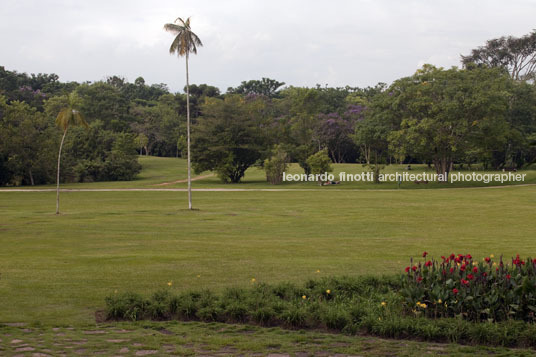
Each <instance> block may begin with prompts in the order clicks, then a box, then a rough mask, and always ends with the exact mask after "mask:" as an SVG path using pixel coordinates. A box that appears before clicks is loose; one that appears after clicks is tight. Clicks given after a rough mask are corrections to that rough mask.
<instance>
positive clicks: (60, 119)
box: [56, 92, 89, 214]
mask: <svg viewBox="0 0 536 357" xmlns="http://www.w3.org/2000/svg"><path fill="white" fill-rule="evenodd" d="M78 102H79V98H78V96H77V95H76V93H74V92H73V93H71V94H70V95H69V97H68V102H67V104H66V106H65V107H64V108H63V109H61V110H60V112H59V113H58V116H57V117H56V125H57V126H58V127H59V128H60V129H62V130H63V136H62V138H61V144H60V150H59V153H58V172H57V176H56V214H60V162H61V150H62V148H63V141H64V140H65V135H67V130H68V129H69V126H71V125H73V126H75V125H81V126H84V127H85V128H88V127H89V125H88V124H87V122H86V120H85V119H84V117H83V116H82V114H80V111H79V110H78V109H76V108H77V107H78Z"/></svg>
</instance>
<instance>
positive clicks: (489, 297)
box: [400, 252, 536, 322]
mask: <svg viewBox="0 0 536 357" xmlns="http://www.w3.org/2000/svg"><path fill="white" fill-rule="evenodd" d="M423 258H424V260H423V261H422V262H418V263H414V262H413V261H412V262H411V265H410V266H408V267H406V269H405V272H406V276H405V279H404V280H403V283H402V288H401V289H400V293H401V294H402V296H403V297H404V303H405V306H406V312H407V313H413V314H416V315H424V316H426V317H433V318H438V317H461V318H464V319H468V320H471V321H490V322H492V321H504V320H509V319H515V320H523V321H529V322H534V321H535V319H536V317H535V312H536V259H535V260H532V259H530V258H529V259H526V260H522V259H520V258H519V255H517V256H516V258H514V259H512V260H511V262H510V263H505V262H504V261H503V259H502V257H500V258H499V259H498V260H495V259H494V257H493V256H489V257H485V258H484V259H482V260H481V261H476V260H474V259H473V257H472V256H471V255H470V254H465V255H464V254H458V255H455V254H451V255H450V256H447V257H445V256H442V257H441V260H435V259H428V258H427V253H426V252H424V253H423Z"/></svg>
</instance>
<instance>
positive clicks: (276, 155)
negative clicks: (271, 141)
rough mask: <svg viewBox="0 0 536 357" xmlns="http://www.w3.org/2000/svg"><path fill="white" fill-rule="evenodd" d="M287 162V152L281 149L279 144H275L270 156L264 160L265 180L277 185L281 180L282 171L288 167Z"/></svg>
mask: <svg viewBox="0 0 536 357" xmlns="http://www.w3.org/2000/svg"><path fill="white" fill-rule="evenodd" d="M288 163H289V157H288V154H287V153H286V152H285V151H283V149H282V148H281V146H280V145H277V146H276V147H275V149H274V150H273V151H272V156H271V157H270V158H269V159H266V160H264V170H265V171H266V180H267V181H268V182H270V183H271V184H272V185H278V184H280V183H281V182H283V173H284V172H285V171H286V169H287V168H288Z"/></svg>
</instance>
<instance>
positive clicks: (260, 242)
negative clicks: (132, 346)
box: [0, 158, 536, 354]
mask: <svg viewBox="0 0 536 357" xmlns="http://www.w3.org/2000/svg"><path fill="white" fill-rule="evenodd" d="M171 160H173V161H171ZM169 162H178V163H181V161H179V160H176V159H151V158H149V159H144V161H143V164H144V171H143V172H142V175H141V178H140V180H138V181H133V182H128V183H95V184H83V185H78V186H76V185H71V187H82V186H84V187H134V186H135V187H145V186H150V185H152V184H154V183H157V182H167V180H176V179H181V178H184V177H185V169H184V167H181V166H180V165H177V166H176V167H175V166H173V167H171V168H170V167H168V166H167V165H168V163H169ZM258 176H259V177H260V175H258ZM208 182H212V181H211V180H208ZM214 182H216V181H214ZM137 185H138V186H137ZM206 185H207V187H208V186H210V185H211V184H209V183H206ZM215 185H216V183H215ZM255 185H256V184H255V183H251V184H248V183H246V184H243V186H248V187H250V186H252V187H254V186H255ZM258 185H259V186H261V185H262V184H261V183H260V179H259V182H258ZM303 185H307V184H303ZM369 185H371V186H374V185H372V184H369ZM341 186H342V185H341ZM194 187H203V184H201V181H197V182H195V183H194ZM309 187H314V185H313V186H309ZM61 197H62V211H63V212H64V214H62V215H60V216H55V215H54V214H53V213H54V212H55V193H53V192H32V193H25V192H0V247H1V249H0V274H1V275H0V306H1V308H0V322H25V323H28V324H36V323H39V324H42V325H43V326H58V325H60V326H87V325H88V324H94V321H95V320H94V312H95V310H97V309H100V308H103V307H104V297H105V296H106V295H107V294H110V293H113V292H114V291H115V290H117V291H126V290H131V291H136V292H139V293H142V294H149V293H151V292H153V291H154V290H156V289H158V288H163V287H166V286H167V283H168V282H170V281H172V282H173V285H172V289H175V290H177V291H179V290H182V289H189V288H204V287H206V288H212V289H219V288H223V287H226V286H230V285H242V286H245V285H248V284H250V280H251V279H252V278H255V279H256V280H257V281H261V282H262V281H265V282H277V281H283V280H290V281H297V282H298V281H303V280H304V279H306V278H310V277H316V276H322V275H344V274H347V275H356V274H384V273H387V274H390V273H394V272H399V271H402V269H403V268H404V267H405V266H406V265H408V261H409V257H411V256H415V257H417V256H420V255H421V253H422V251H423V250H426V251H428V252H429V253H430V254H432V255H434V256H436V257H437V256H440V255H443V254H447V253H451V252H456V253H457V252H462V253H465V252H467V253H471V254H472V255H473V256H476V257H479V258H481V257H484V256H485V255H489V254H491V253H493V254H495V255H496V256H498V255H500V254H504V255H505V256H506V257H510V256H512V255H515V254H516V253H520V254H522V255H523V256H527V255H532V256H534V257H536V241H535V240H534V238H535V237H536V220H535V208H536V204H535V202H536V186H520V187H513V186H512V187H505V188H498V189H486V188H475V189H456V188H454V189H449V190H404V189H402V190H396V191H391V190H389V191H370V190H368V191H367V190H362V191H357V190H356V191H338V190H337V191H334V190H331V188H330V187H326V190H325V191H323V192H322V191H303V190H301V191H300V190H296V191H287V192H277V191H275V192H258V191H252V192H194V195H193V202H194V207H196V208H198V209H199V210H195V211H188V210H186V209H185V208H186V207H187V202H186V193H185V192H66V193H62V196H61ZM317 271H319V272H317ZM0 333H1V330H0ZM192 333H194V332H192ZM0 339H4V340H5V338H3V337H1V336H0ZM0 344H1V342H0ZM1 353H2V352H1V350H0V354H1ZM395 353H396V352H395ZM397 354H398V353H397Z"/></svg>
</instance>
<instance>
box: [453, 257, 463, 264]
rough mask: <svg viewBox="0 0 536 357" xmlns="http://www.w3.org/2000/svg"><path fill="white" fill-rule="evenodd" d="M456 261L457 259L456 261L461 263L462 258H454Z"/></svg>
mask: <svg viewBox="0 0 536 357" xmlns="http://www.w3.org/2000/svg"><path fill="white" fill-rule="evenodd" d="M454 261H455V262H456V263H459V262H461V261H462V260H461V259H460V258H458V257H456V258H454Z"/></svg>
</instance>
